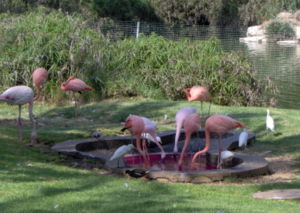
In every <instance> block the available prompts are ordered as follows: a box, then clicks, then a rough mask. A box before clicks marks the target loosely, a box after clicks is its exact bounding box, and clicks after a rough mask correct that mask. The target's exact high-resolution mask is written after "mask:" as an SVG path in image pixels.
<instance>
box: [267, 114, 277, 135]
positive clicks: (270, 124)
mask: <svg viewBox="0 0 300 213" xmlns="http://www.w3.org/2000/svg"><path fill="white" fill-rule="evenodd" d="M266 129H267V130H271V131H272V132H275V122H274V119H273V118H272V116H271V115H270V110H269V109H267V118H266Z"/></svg>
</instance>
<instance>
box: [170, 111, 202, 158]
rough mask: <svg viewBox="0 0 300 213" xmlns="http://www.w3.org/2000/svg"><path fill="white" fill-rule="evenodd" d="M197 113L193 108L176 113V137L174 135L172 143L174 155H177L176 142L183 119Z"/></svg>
mask: <svg viewBox="0 0 300 213" xmlns="http://www.w3.org/2000/svg"><path fill="white" fill-rule="evenodd" d="M196 111H197V109H196V108H194V107H183V108H181V109H180V110H178V112H177V113H176V116H175V120H176V135H175V143H174V149H173V152H174V154H176V153H178V140H179V136H180V131H181V128H182V126H183V122H184V119H185V118H186V117H187V116H188V115H190V114H193V113H195V112H196Z"/></svg>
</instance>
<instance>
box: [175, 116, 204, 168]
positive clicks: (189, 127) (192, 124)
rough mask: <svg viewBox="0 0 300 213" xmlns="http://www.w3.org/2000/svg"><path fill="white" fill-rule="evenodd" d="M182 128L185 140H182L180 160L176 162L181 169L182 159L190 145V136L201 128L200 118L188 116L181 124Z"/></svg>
mask: <svg viewBox="0 0 300 213" xmlns="http://www.w3.org/2000/svg"><path fill="white" fill-rule="evenodd" d="M183 127H184V130H185V140H184V145H183V148H182V151H181V154H180V158H179V161H178V166H179V167H181V166H182V163H183V157H184V154H185V152H186V149H187V147H188V145H189V143H190V140H191V135H192V133H193V132H198V131H199V130H200V128H201V117H200V116H199V115H198V114H196V113H193V114H190V115H188V116H187V117H186V118H185V119H184V122H183Z"/></svg>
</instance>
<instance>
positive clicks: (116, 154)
mask: <svg viewBox="0 0 300 213" xmlns="http://www.w3.org/2000/svg"><path fill="white" fill-rule="evenodd" d="M134 148H135V147H134V146H133V145H132V144H128V145H122V146H120V147H119V148H118V149H116V151H115V152H114V154H113V155H112V156H111V157H110V159H109V160H110V161H112V160H115V159H119V158H121V157H123V156H124V155H126V154H127V153H128V152H130V151H131V150H133V149H134Z"/></svg>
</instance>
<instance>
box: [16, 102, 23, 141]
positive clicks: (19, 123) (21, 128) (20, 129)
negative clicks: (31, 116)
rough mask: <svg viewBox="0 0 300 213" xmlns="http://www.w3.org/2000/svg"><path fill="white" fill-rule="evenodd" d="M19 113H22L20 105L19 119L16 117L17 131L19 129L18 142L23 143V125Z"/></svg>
mask: <svg viewBox="0 0 300 213" xmlns="http://www.w3.org/2000/svg"><path fill="white" fill-rule="evenodd" d="M21 111H22V105H19V117H18V122H17V124H18V129H19V141H20V143H23V127H22V126H23V125H22V121H21Z"/></svg>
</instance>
